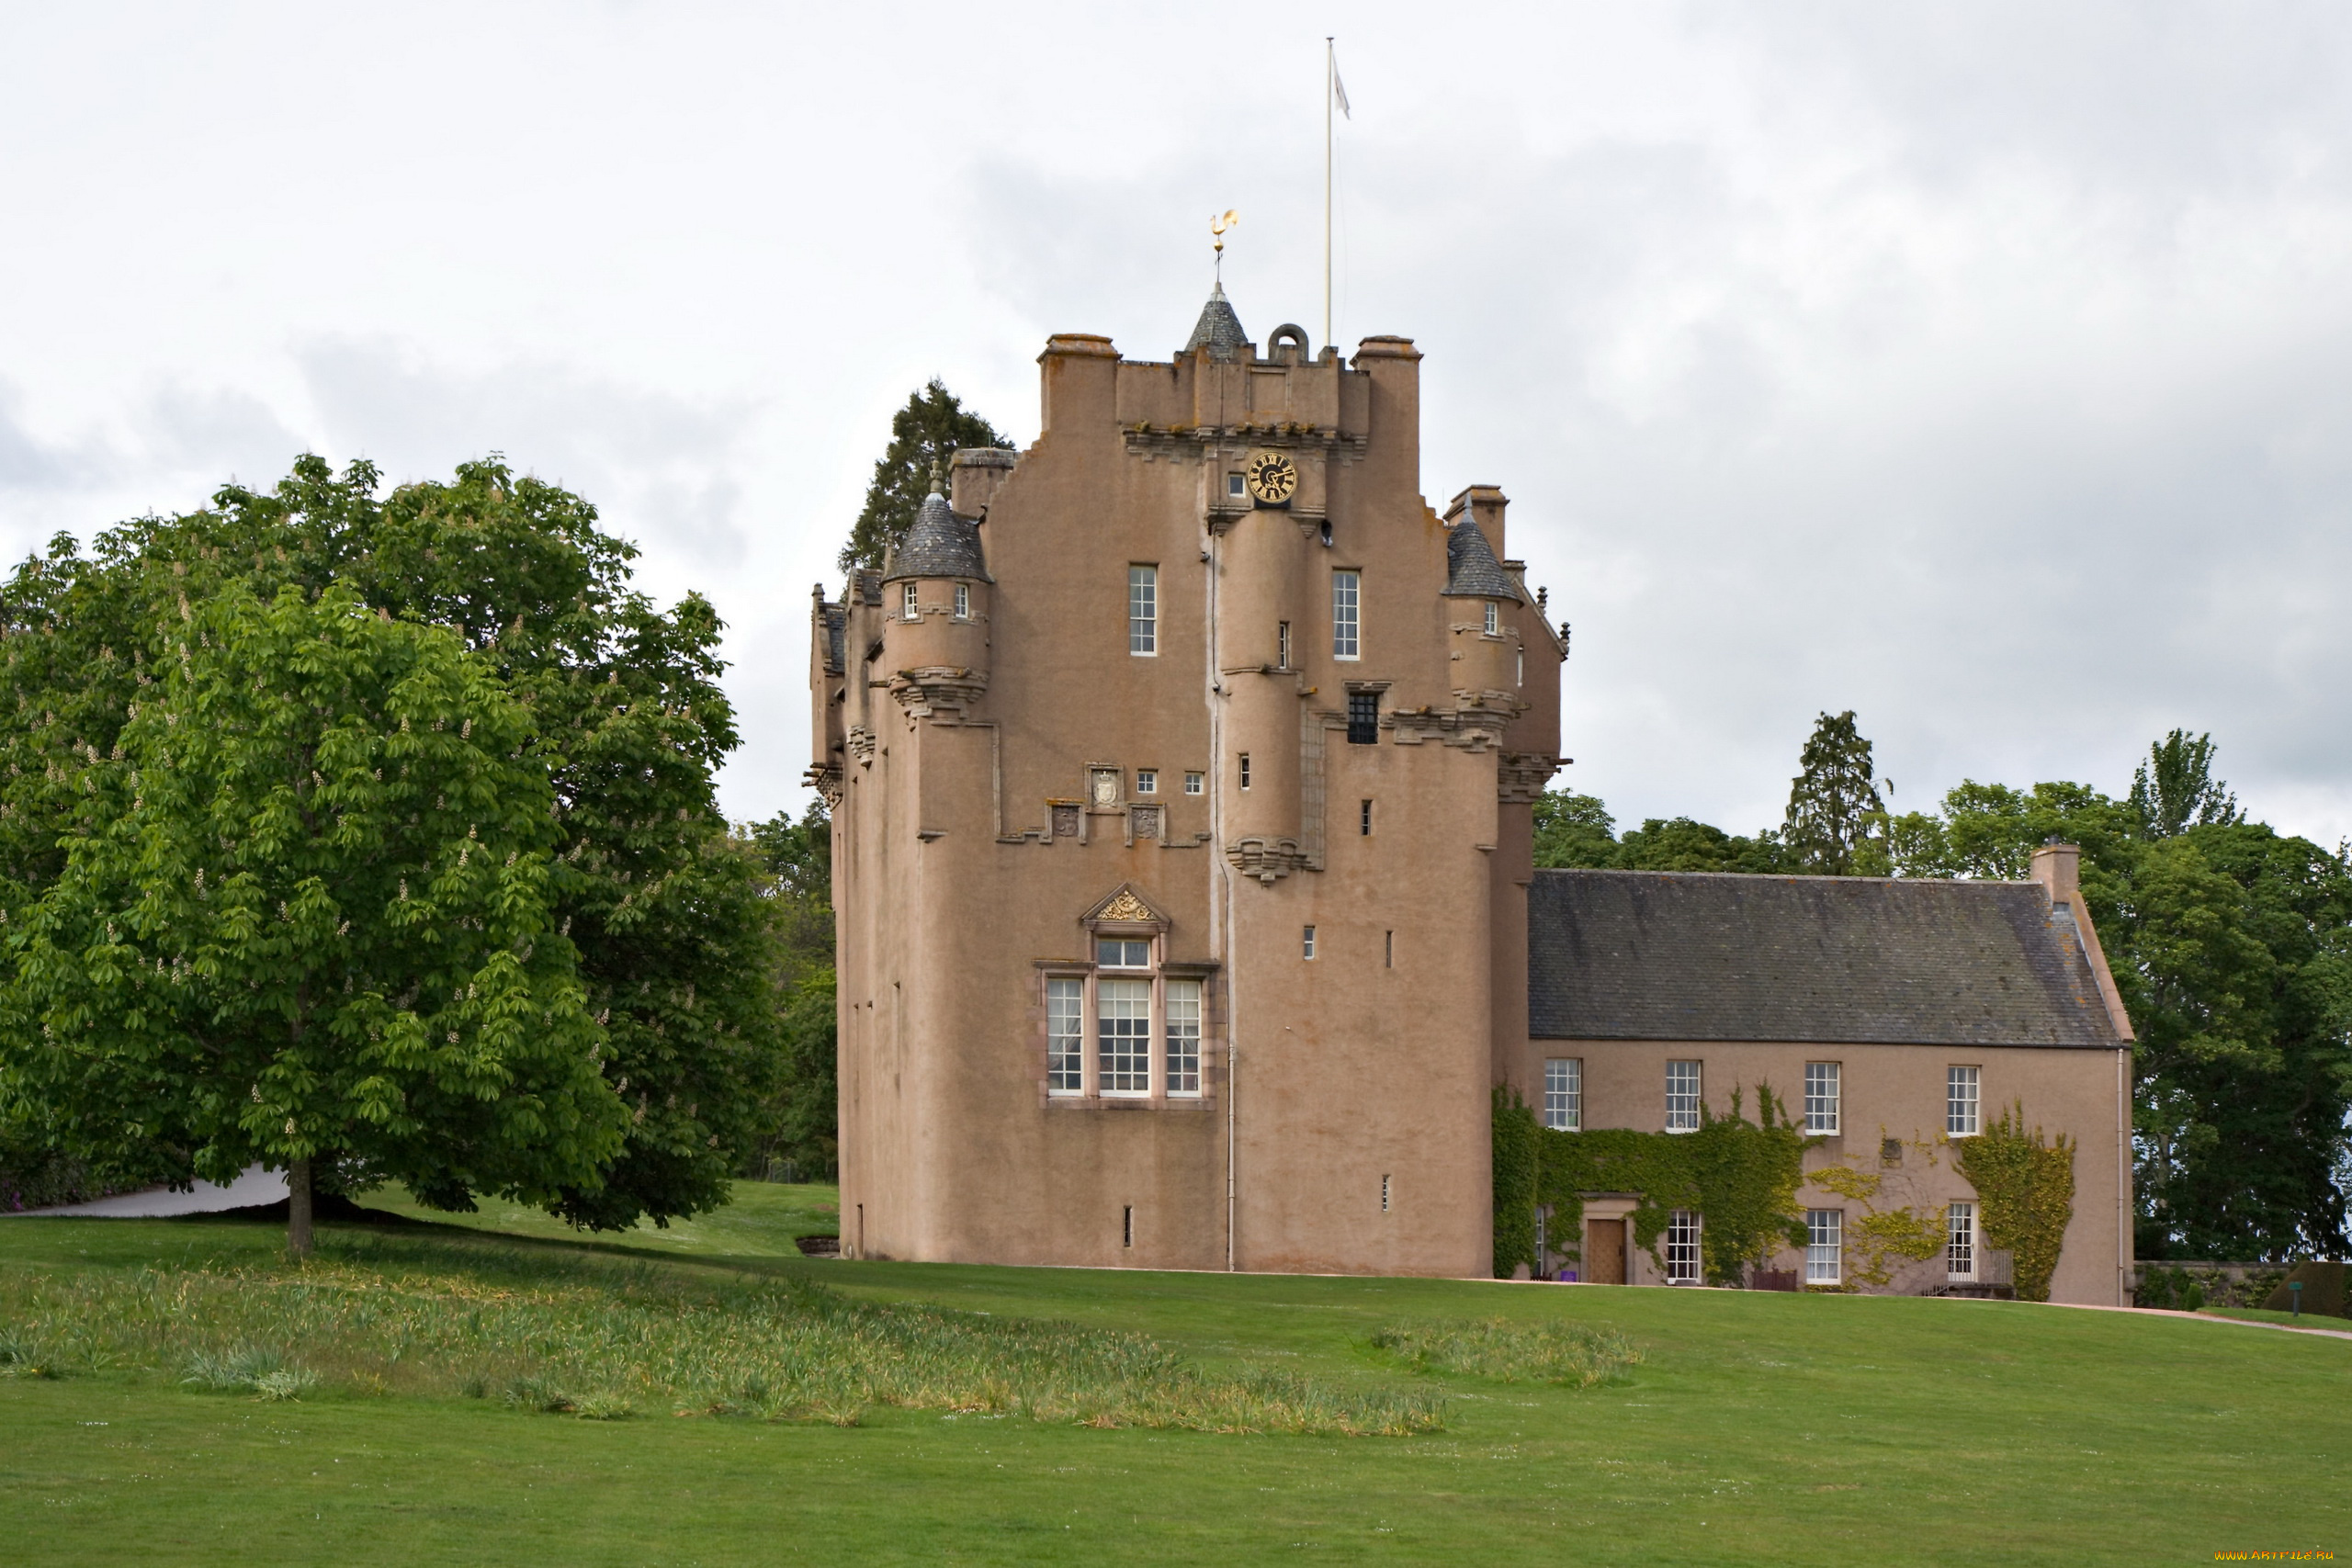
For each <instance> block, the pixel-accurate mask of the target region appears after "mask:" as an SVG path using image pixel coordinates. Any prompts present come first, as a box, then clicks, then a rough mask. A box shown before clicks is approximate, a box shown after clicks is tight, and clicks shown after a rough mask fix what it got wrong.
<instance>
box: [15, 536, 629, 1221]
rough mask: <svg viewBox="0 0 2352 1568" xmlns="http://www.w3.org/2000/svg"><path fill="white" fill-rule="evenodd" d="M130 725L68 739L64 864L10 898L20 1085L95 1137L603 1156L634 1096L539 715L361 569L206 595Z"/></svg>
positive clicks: (552, 1180)
mask: <svg viewBox="0 0 2352 1568" xmlns="http://www.w3.org/2000/svg"><path fill="white" fill-rule="evenodd" d="M181 623H182V624H181V626H180V628H179V632H178V635H177V637H166V638H165V639H164V647H165V648H166V649H168V651H169V652H170V654H171V655H172V657H171V658H170V659H169V660H167V661H165V662H164V665H163V674H162V678H161V679H160V680H150V681H149V682H147V683H146V684H145V685H144V686H142V688H141V696H140V697H139V698H137V699H136V700H134V701H132V702H130V704H129V705H128V717H129V722H128V723H127V724H125V725H124V726H123V728H121V729H120V730H119V731H118V732H117V734H116V737H115V741H114V745H113V747H112V749H111V751H110V753H109V754H106V755H101V754H100V753H99V751H98V750H97V748H96V746H95V745H91V746H88V747H86V748H85V751H84V753H83V756H82V757H81V758H80V759H78V760H75V761H72V762H71V763H66V762H57V763H53V764H52V768H53V773H52V774H51V778H50V780H49V781H48V782H49V784H50V785H51V788H52V789H53V790H54V791H56V792H58V794H60V795H63V796H64V797H66V798H68V799H73V800H77V801H78V810H76V811H75V812H74V816H73V817H72V818H68V819H67V821H66V824H65V831H64V832H63V833H62V835H61V840H60V842H61V848H62V852H63V854H64V863H63V864H62V866H61V867H60V868H59V871H58V874H57V875H56V876H55V878H54V879H53V880H51V882H50V883H49V885H48V886H46V887H45V888H44V889H43V890H42V891H41V893H40V897H38V898H37V899H35V900H34V901H33V902H32V903H31V904H30V905H29V906H28V907H27V908H23V909H22V910H21V911H20V913H19V914H18V915H17V917H16V918H15V919H11V920H10V921H9V922H8V925H9V932H8V944H7V945H8V952H9V954H10V956H11V958H12V960H13V963H14V967H15V985H14V986H13V987H11V989H10V991H9V993H8V995H7V997H6V1008H7V1014H6V1033H5V1036H0V1038H5V1040H6V1042H7V1043H8V1046H9V1049H8V1059H7V1066H8V1072H9V1076H10V1079H11V1083H12V1087H13V1088H14V1089H16V1090H17V1092H18V1093H20V1094H23V1095H25V1096H26V1097H27V1098H29V1099H31V1100H35V1101H36V1102H38V1103H39V1104H40V1105H42V1106H43V1107H45V1108H46V1109H47V1110H48V1111H49V1112H50V1114H51V1117H52V1118H53V1121H52V1122H51V1125H52V1126H54V1127H56V1128H58V1129H60V1130H62V1132H63V1133H64V1134H65V1135H66V1137H67V1139H68V1141H69V1143H70V1144H72V1145H88V1146H93V1147H106V1146H110V1145H134V1146H135V1145H138V1144H140V1143H142V1142H153V1143H158V1144H162V1145H167V1146H170V1147H174V1148H179V1149H185V1150H187V1154H188V1160H189V1167H190V1168H191V1169H192V1170H193V1171H194V1172H195V1173H196V1174H198V1175H200V1176H204V1177H208V1178H209V1179H213V1180H216V1181H222V1182H226V1181H229V1180H232V1179H234V1178H235V1176H236V1174H237V1173H238V1172H239V1171H241V1170H243V1168H245V1167H246V1166H247V1165H249V1164H251V1163H253V1162H254V1161H256V1160H258V1161H263V1162H266V1163H268V1164H270V1165H273V1166H280V1167H283V1166H287V1165H288V1164H289V1163H290V1162H292V1161H295V1160H298V1159H311V1158H323V1160H324V1161H325V1162H327V1163H330V1164H332V1163H335V1162H342V1161H348V1162H350V1164H351V1165H352V1166H354V1167H355V1168H358V1169H362V1170H365V1171H368V1172H369V1173H372V1174H389V1175H395V1176H398V1177H399V1178H400V1179H402V1180H404V1181H407V1182H408V1183H409V1184H410V1185H411V1186H412V1187H413V1188H417V1189H419V1190H444V1191H447V1190H456V1191H464V1190H472V1189H476V1188H480V1189H484V1190H500V1191H512V1192H516V1193H526V1194H530V1195H532V1196H535V1197H538V1198H543V1199H544V1198H552V1197H553V1196H554V1195H555V1193H556V1192H557V1190H559V1189H560V1187H562V1186H563V1185H565V1184H567V1183H574V1182H576V1183H581V1184H582V1185H593V1184H594V1182H595V1181H596V1180H597V1172H598V1168H599V1166H600V1165H601V1164H602V1162H604V1161H605V1159H607V1158H609V1157H610V1156H611V1155H612V1154H613V1152H614V1150H615V1149H616V1147H617V1145H618V1144H619V1140H620V1135H621V1127H622V1124H623V1115H622V1111H621V1108H620V1106H619V1104H618V1102H617V1101H616V1100H615V1098H614V1096H613V1094H612V1091H611V1090H610V1089H608V1088H607V1087H606V1085H605V1082H604V1081H603V1079H602V1077H600V1075H599V1074H598V1072H597V1070H596V1066H595V1056H596V1054H597V1052H598V1051H599V1050H600V1049H601V1047H602V1044H603V1039H604V1036H603V1034H602V1032H601V1031H599V1029H598V1028H597V1026H596V1022H595V1020H594V1017H593V1016H591V1014H590V1013H589V1011H588V1008H587V1000H586V997H585V995H584V993H583V991H582V987H581V984H580V979H579V974H578V966H577V962H576V953H575V951H574V949H573V947H572V945H571V942H569V941H568V940H567V939H566V938H565V937H564V936H563V935H562V934H561V933H560V931H557V930H556V929H554V920H553V918H552V915H551V898H550V890H549V885H550V882H551V880H552V874H553V866H554V857H553V853H552V850H553V846H554V844H555V842H556V840H557V838H558V831H557V828H556V825H555V822H554V820H553V807H554V796H553V793H552V791H551V790H550V788H549V786H548V778H547V772H546V769H545V768H544V766H543V765H541V764H540V763H538V761H537V760H536V759H535V758H532V757H530V756H527V755H526V752H527V751H528V750H530V749H531V746H532V743H533V739H534V736H533V729H532V724H531V720H530V716H529V715H528V714H527V712H526V710H525V709H524V707H523V705H521V704H519V703H517V702H515V701H514V700H513V699H512V698H511V697H510V696H509V695H508V694H506V692H505V691H504V690H503V688H502V686H501V685H500V683H499V682H497V681H496V679H495V678H494V676H493V674H492V671H491V669H490V667H489V665H488V662H487V661H486V660H483V659H482V658H481V656H479V655H477V654H473V653H471V652H469V651H468V650H467V649H465V648H464V646H463V645H462V644H461V643H460V642H459V641H458V638H457V637H455V636H454V635H453V634H451V633H449V632H447V631H445V630H443V629H441V628H438V627H433V626H418V625H416V624H414V623H413V622H405V621H394V620H391V619H390V618H388V617H381V616H379V615H373V614H370V613H369V612H368V608H367V607H366V606H365V605H364V604H361V603H360V602H359V600H358V598H357V597H356V595H355V594H354V593H352V592H350V591H349V590H348V589H345V588H341V587H336V588H330V589H328V590H327V591H326V592H323V593H322V594H321V595H319V596H318V597H317V598H316V600H314V601H313V600H308V599H306V597H305V595H304V594H303V592H302V591H301V590H300V589H299V588H296V587H293V586H290V585H289V586H288V587H286V588H283V589H281V590H280V591H279V592H277V596H276V598H275V599H274V600H273V601H272V602H270V603H268V604H263V603H262V602H260V601H258V600H256V599H255V598H254V595H253V594H252V592H250V591H249V590H248V589H246V588H245V587H244V586H243V584H241V583H230V584H226V585H224V586H223V587H221V588H220V590H219V591H218V592H215V593H214V594H212V595H211V596H210V597H209V598H208V599H207V600H206V601H205V602H204V604H203V605H202V606H201V608H192V607H191V608H187V609H185V610H184V612H183V615H182V617H181Z"/></svg>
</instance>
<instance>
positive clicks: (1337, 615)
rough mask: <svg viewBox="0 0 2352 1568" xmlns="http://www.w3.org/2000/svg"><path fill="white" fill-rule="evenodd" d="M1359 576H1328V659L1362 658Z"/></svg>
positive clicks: (1351, 573)
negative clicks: (1329, 651) (1329, 581)
mask: <svg viewBox="0 0 2352 1568" xmlns="http://www.w3.org/2000/svg"><path fill="white" fill-rule="evenodd" d="M1331 657H1332V658H1334V659H1360V658H1362V657H1363V573H1362V572H1359V571H1335V572H1333V573H1332V574H1331Z"/></svg>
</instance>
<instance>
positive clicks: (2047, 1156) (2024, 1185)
mask: <svg viewBox="0 0 2352 1568" xmlns="http://www.w3.org/2000/svg"><path fill="white" fill-rule="evenodd" d="M1952 1164H1953V1166H1954V1168H1956V1169H1958V1170H1959V1172H1960V1174H1961V1175H1962V1177H1964V1178H1965V1179H1967V1181H1968V1184H1969V1185H1970V1186H1971V1187H1973V1188H1975V1189H1976V1197H1977V1201H1978V1204H1979V1208H1980V1213H1979V1215H1978V1218H1979V1219H1980V1220H1981V1221H1982V1223H1983V1224H1984V1227H1985V1243H1986V1245H1988V1246H1992V1247H2006V1248H2007V1249H2008V1251H2009V1253H2010V1255H2011V1257H2012V1258H2013V1259H2014V1262H2013V1264H2012V1267H2013V1269H2015V1273H2014V1275H2013V1278H2014V1280H2015V1281H2016V1286H2017V1293H2018V1299H2019V1300H2021V1301H2029V1302H2046V1301H2048V1300H2049V1299H2050V1280H2051V1277H2052V1275H2053V1274H2055V1273H2056V1272H2057V1271H2058V1253H2059V1249H2060V1248H2061V1247H2063V1246H2064V1243H2065V1240H2066V1225H2067V1223H2068V1222H2069V1221H2071V1220H2072V1219H2073V1218H2074V1217H2075V1140H2074V1139H2072V1138H2070V1137H2068V1136H2067V1135H2066V1134H2064V1133H2061V1134H2059V1135H2058V1136H2057V1138H2056V1139H2055V1140H2053V1141H2045V1140H2044V1139H2043V1137H2042V1134H2041V1128H2039V1127H2036V1128H2035V1129H2034V1130H2033V1131H2032V1132H2031V1133H2030V1134H2029V1133H2028V1132H2027V1131H2026V1130H2025V1104H2024V1102H2023V1101H2019V1102H2018V1104H2017V1105H2016V1106H2015V1107H2014V1108H2013V1109H2011V1110H2009V1111H2003V1112H2001V1119H2000V1120H1999V1121H1997V1122H1994V1123H1993V1124H1992V1125H1990V1126H1988V1127H1986V1128H1985V1130H1984V1131H1983V1132H1982V1133H1980V1134H1977V1135H1976V1136H1975V1137H1973V1138H1970V1139H1968V1140H1966V1141H1965V1142H1964V1143H1962V1144H1961V1145H1960V1146H1959V1153H1958V1154H1957V1155H1956V1156H1954V1158H1953V1160H1952Z"/></svg>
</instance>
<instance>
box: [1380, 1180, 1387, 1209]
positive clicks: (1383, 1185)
mask: <svg viewBox="0 0 2352 1568" xmlns="http://www.w3.org/2000/svg"><path fill="white" fill-rule="evenodd" d="M1388 1200H1389V1187H1388V1178H1386V1177H1385V1176H1384V1177H1382V1178H1381V1179H1380V1212H1381V1213H1384V1214H1385V1213H1387V1212H1388Z"/></svg>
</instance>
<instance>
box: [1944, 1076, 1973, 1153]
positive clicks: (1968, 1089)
mask: <svg viewBox="0 0 2352 1568" xmlns="http://www.w3.org/2000/svg"><path fill="white" fill-rule="evenodd" d="M1979 1087H1980V1085H1979V1084H1978V1081H1977V1069H1976V1068H1974V1067H1951V1068H1948V1069H1946V1071H1945V1073H1944V1132H1945V1134H1947V1135H1948V1136H1951V1137H1954V1138H1973V1137H1974V1136H1976V1134H1977V1132H1978V1130H1979V1128H1980V1126H1981V1122H1980V1120H1979V1117H1978V1105H1977V1090H1978V1089H1979Z"/></svg>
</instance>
